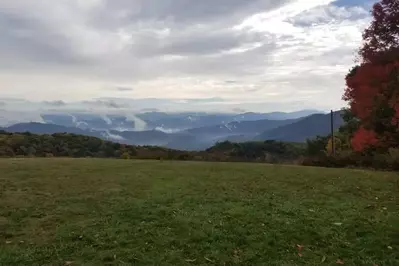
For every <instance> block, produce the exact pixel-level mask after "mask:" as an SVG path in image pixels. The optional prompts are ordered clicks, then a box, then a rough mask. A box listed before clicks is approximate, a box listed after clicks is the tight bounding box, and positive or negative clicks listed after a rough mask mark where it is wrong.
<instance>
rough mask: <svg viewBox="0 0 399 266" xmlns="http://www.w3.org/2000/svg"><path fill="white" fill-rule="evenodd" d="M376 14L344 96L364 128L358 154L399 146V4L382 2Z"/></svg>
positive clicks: (355, 144)
mask: <svg viewBox="0 0 399 266" xmlns="http://www.w3.org/2000/svg"><path fill="white" fill-rule="evenodd" d="M372 14H373V21H372V23H371V25H370V26H369V28H367V29H366V30H365V31H364V34H363V40H364V44H363V46H362V47H361V49H360V51H359V55H360V65H359V66H357V67H355V68H354V69H353V70H352V71H351V72H350V73H349V74H348V75H347V77H346V85H347V88H346V90H345V94H344V96H343V99H344V100H345V101H347V102H348V103H349V106H350V110H351V112H352V114H353V116H354V117H355V118H356V119H358V121H359V125H360V127H359V129H358V131H357V132H356V133H355V134H354V135H353V139H352V147H353V148H354V150H356V151H364V150H366V149H368V148H378V149H381V150H386V149H388V148H389V147H392V146H399V1H398V0H381V1H380V2H379V3H377V4H375V5H374V7H373V11H372Z"/></svg>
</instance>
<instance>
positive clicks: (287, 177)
mask: <svg viewBox="0 0 399 266" xmlns="http://www.w3.org/2000/svg"><path fill="white" fill-rule="evenodd" d="M0 173H1V174H0V265H66V264H67V265H235V264H237V265H279V266H281V265H287V266H288V265H290V266H292V265H337V264H336V263H337V260H338V259H340V260H342V261H344V263H345V265H370V266H371V265H373V264H374V263H375V264H377V265H380V266H381V265H384V266H387V265H399V204H398V203H399V200H398V197H399V185H398V181H399V176H398V174H395V173H380V172H368V171H360V170H338V169H322V168H307V167H295V166H292V167H290V166H272V165H261V164H238V163H236V164H227V163H191V162H158V161H123V160H99V159H6V160H0ZM296 245H303V246H304V248H303V250H302V251H301V252H300V253H301V254H302V257H301V256H299V255H298V248H297V246H296Z"/></svg>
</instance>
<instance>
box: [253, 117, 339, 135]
mask: <svg viewBox="0 0 399 266" xmlns="http://www.w3.org/2000/svg"><path fill="white" fill-rule="evenodd" d="M330 117H331V116H330V114H326V115H323V114H315V115H311V116H308V117H305V118H303V119H301V120H299V121H297V122H294V123H292V124H288V125H284V126H281V127H278V128H275V129H271V130H267V131H265V132H264V133H262V134H260V135H259V136H257V137H256V138H255V139H256V140H270V139H272V140H278V141H288V142H305V141H306V139H312V138H315V137H316V136H327V135H329V134H330V133H331V120H330ZM343 124H344V121H343V119H342V117H341V112H340V111H338V112H334V128H335V129H338V128H339V127H340V126H342V125H343Z"/></svg>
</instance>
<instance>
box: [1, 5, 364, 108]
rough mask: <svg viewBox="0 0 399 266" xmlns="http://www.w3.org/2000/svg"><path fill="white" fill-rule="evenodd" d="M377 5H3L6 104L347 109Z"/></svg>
mask: <svg viewBox="0 0 399 266" xmlns="http://www.w3.org/2000/svg"><path fill="white" fill-rule="evenodd" d="M370 4H371V3H370V2H369V1H367V0H339V1H333V0H278V1H277V0H201V1H199V0H0V58H1V60H0V98H1V99H0V108H6V106H7V105H11V104H12V102H14V103H15V100H14V101H11V100H10V99H15V98H17V99H24V100H27V101H31V102H38V103H40V104H42V105H46V104H47V105H52V107H53V108H55V107H56V106H65V105H68V104H69V103H72V102H75V104H76V102H80V103H83V104H84V103H90V102H91V105H93V104H92V103H93V100H94V99H99V98H102V99H105V98H106V99H112V100H107V101H108V102H106V101H104V100H102V101H98V100H97V101H96V103H97V104H103V105H104V107H109V108H114V109H115V108H118V104H119V105H121V104H125V106H127V105H128V104H129V100H128V99H136V101H133V100H132V101H131V104H132V105H135V104H137V103H140V104H141V105H140V107H137V106H138V105H139V104H138V105H137V106H136V107H137V108H138V109H140V108H141V109H144V108H158V109H163V108H166V107H167V109H168V111H170V110H191V109H202V110H204V111H207V110H225V111H231V110H247V111H277V110H278V111H292V110H298V109H309V108H311V109H315V108H316V109H323V110H328V109H331V108H334V109H335V108H340V107H341V106H343V104H344V103H343V102H342V101H341V95H342V93H343V90H344V76H345V74H346V73H347V72H348V70H349V69H350V68H351V66H352V65H353V64H354V63H353V61H354V58H355V52H356V49H357V48H358V47H359V45H360V44H361V33H362V31H363V29H364V28H365V27H366V26H367V24H368V23H369V21H370V13H369V10H370ZM122 99H125V100H122ZM138 99H139V100H138ZM140 99H141V100H140ZM144 99H147V100H144ZM148 99H150V100H148ZM156 99H157V100H156ZM112 104H114V106H112ZM89 105H90V104H89ZM129 108H134V107H131V106H129ZM137 108H136V109H137ZM237 108H240V109H237Z"/></svg>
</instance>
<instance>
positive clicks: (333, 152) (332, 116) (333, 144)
mask: <svg viewBox="0 0 399 266" xmlns="http://www.w3.org/2000/svg"><path fill="white" fill-rule="evenodd" d="M331 148H332V154H333V155H335V137H334V112H333V110H331Z"/></svg>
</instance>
